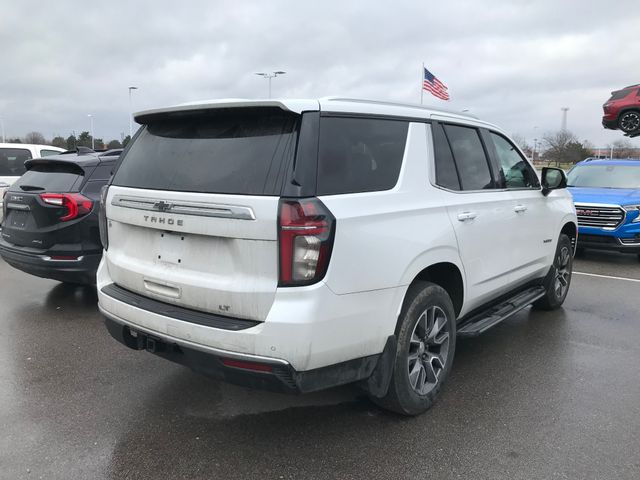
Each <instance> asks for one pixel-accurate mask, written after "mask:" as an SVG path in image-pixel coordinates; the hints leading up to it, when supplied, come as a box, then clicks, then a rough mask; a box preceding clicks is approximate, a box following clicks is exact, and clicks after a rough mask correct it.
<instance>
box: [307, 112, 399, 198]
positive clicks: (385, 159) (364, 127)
mask: <svg viewBox="0 0 640 480" xmlns="http://www.w3.org/2000/svg"><path fill="white" fill-rule="evenodd" d="M408 128H409V124H408V123H407V122H405V121H399V120H381V119H370V118H341V117H323V118H322V119H321V121H320V149H319V152H318V184H317V190H318V195H332V194H340V193H357V192H371V191H379V190H389V189H391V188H393V187H394V186H395V184H396V183H397V181H398V176H399V174H400V167H401V165H402V157H403V155H404V148H405V143H406V141H407V131H408Z"/></svg>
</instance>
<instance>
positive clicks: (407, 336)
mask: <svg viewBox="0 0 640 480" xmlns="http://www.w3.org/2000/svg"><path fill="white" fill-rule="evenodd" d="M397 339H398V345H397V349H396V359H395V366H394V370H393V376H392V378H391V383H390V385H389V391H388V392H387V395H386V396H385V397H383V398H372V400H373V401H374V402H376V403H377V404H378V405H380V406H382V407H383V408H386V409H388V410H392V411H394V412H397V413H400V414H402V415H418V414H420V413H422V412H424V411H426V410H427V409H429V407H431V405H433V403H434V401H435V399H436V397H437V395H438V393H439V392H440V389H441V388H442V385H443V384H444V382H445V380H446V379H447V377H448V376H449V371H450V370H451V364H452V363H453V355H454V353H455V348H456V316H455V311H454V309H453V304H452V302H451V298H450V297H449V295H448V294H447V292H446V291H445V290H444V289H443V288H442V287H440V286H438V285H435V284H433V283H428V282H418V283H416V284H414V285H412V286H411V287H410V289H409V291H408V292H407V297H406V300H405V305H404V307H403V309H402V313H401V314H400V319H399V330H398V334H397Z"/></svg>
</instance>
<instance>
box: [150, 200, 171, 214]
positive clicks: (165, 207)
mask: <svg viewBox="0 0 640 480" xmlns="http://www.w3.org/2000/svg"><path fill="white" fill-rule="evenodd" d="M172 207H173V204H172V203H168V202H163V201H162V200H161V201H159V202H156V203H154V204H153V208H154V209H155V210H159V211H160V212H168V211H169V210H171V208H172Z"/></svg>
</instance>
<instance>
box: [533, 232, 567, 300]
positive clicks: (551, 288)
mask: <svg viewBox="0 0 640 480" xmlns="http://www.w3.org/2000/svg"><path fill="white" fill-rule="evenodd" d="M571 248H572V247H571V239H570V238H569V236H568V235H565V234H564V233H563V234H561V235H560V238H559V240H558V248H557V249H556V255H555V257H554V260H553V266H552V267H551V268H552V270H551V272H550V274H549V277H548V278H547V281H546V285H545V286H546V292H545V295H544V297H542V298H541V299H539V300H537V301H536V302H535V303H534V304H533V306H534V307H536V308H540V309H542V310H554V309H556V308H559V307H560V305H562V304H563V303H564V299H565V298H567V294H568V293H569V286H570V285H571V273H572V271H573V256H572V255H571Z"/></svg>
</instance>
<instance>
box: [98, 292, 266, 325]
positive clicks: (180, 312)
mask: <svg viewBox="0 0 640 480" xmlns="http://www.w3.org/2000/svg"><path fill="white" fill-rule="evenodd" d="M102 293H104V294H105V295H107V296H109V297H111V298H114V299H116V300H118V301H120V302H123V303H126V304H127V305H131V306H133V307H137V308H140V309H142V310H146V311H148V312H152V313H157V314H158V315H163V316H165V317H170V318H174V319H176V320H182V321H183V322H189V323H195V324H197V325H203V326H205V327H213V328H220V329H222V330H234V331H237V330H246V329H247V328H251V327H255V326H256V325H259V324H260V323H261V322H258V321H255V320H245V319H242V318H231V317H224V316H222V315H216V314H215V313H206V312H200V311H198V310H192V309H190V308H185V307H179V306H177V305H172V304H170V303H165V302H161V301H159V300H154V299H152V298H149V297H145V296H143V295H140V294H137V293H134V292H131V291H129V290H126V289H124V288H122V287H120V286H118V285H116V284H115V283H110V284H109V285H106V286H104V287H102Z"/></svg>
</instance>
